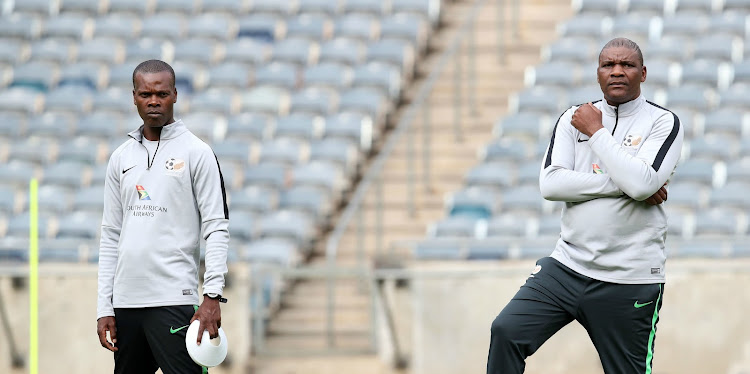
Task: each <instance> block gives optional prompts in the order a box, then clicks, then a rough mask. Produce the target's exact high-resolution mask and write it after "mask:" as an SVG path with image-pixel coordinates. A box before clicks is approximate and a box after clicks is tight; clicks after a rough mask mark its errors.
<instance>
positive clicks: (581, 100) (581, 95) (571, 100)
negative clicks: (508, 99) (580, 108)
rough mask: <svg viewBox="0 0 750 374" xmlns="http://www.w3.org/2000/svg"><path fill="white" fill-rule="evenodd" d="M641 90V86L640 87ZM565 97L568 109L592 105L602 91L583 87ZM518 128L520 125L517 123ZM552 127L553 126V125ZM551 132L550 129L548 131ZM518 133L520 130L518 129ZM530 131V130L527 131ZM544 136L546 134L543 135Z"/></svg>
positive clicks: (649, 80)
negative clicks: (586, 104) (587, 104)
mask: <svg viewBox="0 0 750 374" xmlns="http://www.w3.org/2000/svg"><path fill="white" fill-rule="evenodd" d="M651 71H652V70H651V65H649V66H648V83H651ZM641 87H642V88H641V89H643V86H641ZM566 91H567V95H566V98H565V100H566V103H565V107H566V108H570V107H572V106H576V105H581V104H585V103H592V102H594V101H597V100H601V99H602V90H601V88H599V86H583V87H578V88H573V89H568V90H566ZM516 115H532V116H538V115H539V114H538V113H519V114H516ZM519 126H520V123H519ZM553 126H554V124H553ZM534 129H535V128H534ZM550 130H551V129H550ZM519 131H520V129H519ZM529 131H531V130H529ZM544 135H545V136H546V135H548V134H544Z"/></svg>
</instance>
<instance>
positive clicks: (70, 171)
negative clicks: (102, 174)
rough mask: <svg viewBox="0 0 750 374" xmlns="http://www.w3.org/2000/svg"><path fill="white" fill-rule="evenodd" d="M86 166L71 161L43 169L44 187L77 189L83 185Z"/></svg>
mask: <svg viewBox="0 0 750 374" xmlns="http://www.w3.org/2000/svg"><path fill="white" fill-rule="evenodd" d="M86 169H87V164H86V163H83V162H76V161H72V160H66V161H60V162H57V163H54V164H51V165H49V166H47V167H46V168H44V172H43V177H42V181H43V183H44V184H45V185H46V186H60V187H64V188H79V187H81V186H82V185H84V183H85V182H86V181H85V179H84V178H85V175H86Z"/></svg>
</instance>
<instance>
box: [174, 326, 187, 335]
mask: <svg viewBox="0 0 750 374" xmlns="http://www.w3.org/2000/svg"><path fill="white" fill-rule="evenodd" d="M188 326H190V325H185V326H182V327H180V328H179V329H176V328H174V327H172V326H169V333H170V334H174V333H176V332H177V331H180V330H182V329H184V328H185V327H188Z"/></svg>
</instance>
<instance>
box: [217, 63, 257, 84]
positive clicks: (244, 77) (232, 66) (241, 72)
mask: <svg viewBox="0 0 750 374" xmlns="http://www.w3.org/2000/svg"><path fill="white" fill-rule="evenodd" d="M208 77H209V78H208V80H209V85H210V86H211V87H212V88H222V89H223V88H226V87H229V88H247V87H249V86H250V84H251V83H252V81H253V74H252V70H251V69H250V68H249V67H248V66H247V65H245V64H243V63H240V62H225V63H223V64H219V65H216V66H213V67H211V69H209V71H208Z"/></svg>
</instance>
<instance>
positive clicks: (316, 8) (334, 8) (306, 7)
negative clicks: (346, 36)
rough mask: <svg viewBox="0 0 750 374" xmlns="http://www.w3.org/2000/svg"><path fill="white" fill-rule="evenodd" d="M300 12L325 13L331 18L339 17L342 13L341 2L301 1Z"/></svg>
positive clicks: (299, 2) (328, 0) (323, 0)
mask: <svg viewBox="0 0 750 374" xmlns="http://www.w3.org/2000/svg"><path fill="white" fill-rule="evenodd" d="M297 3H298V4H299V12H300V13H301V14H305V13H323V14H326V15H329V16H334V15H337V14H339V13H340V12H341V9H342V7H341V2H340V1H330V0H299V1H298V2H297Z"/></svg>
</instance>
